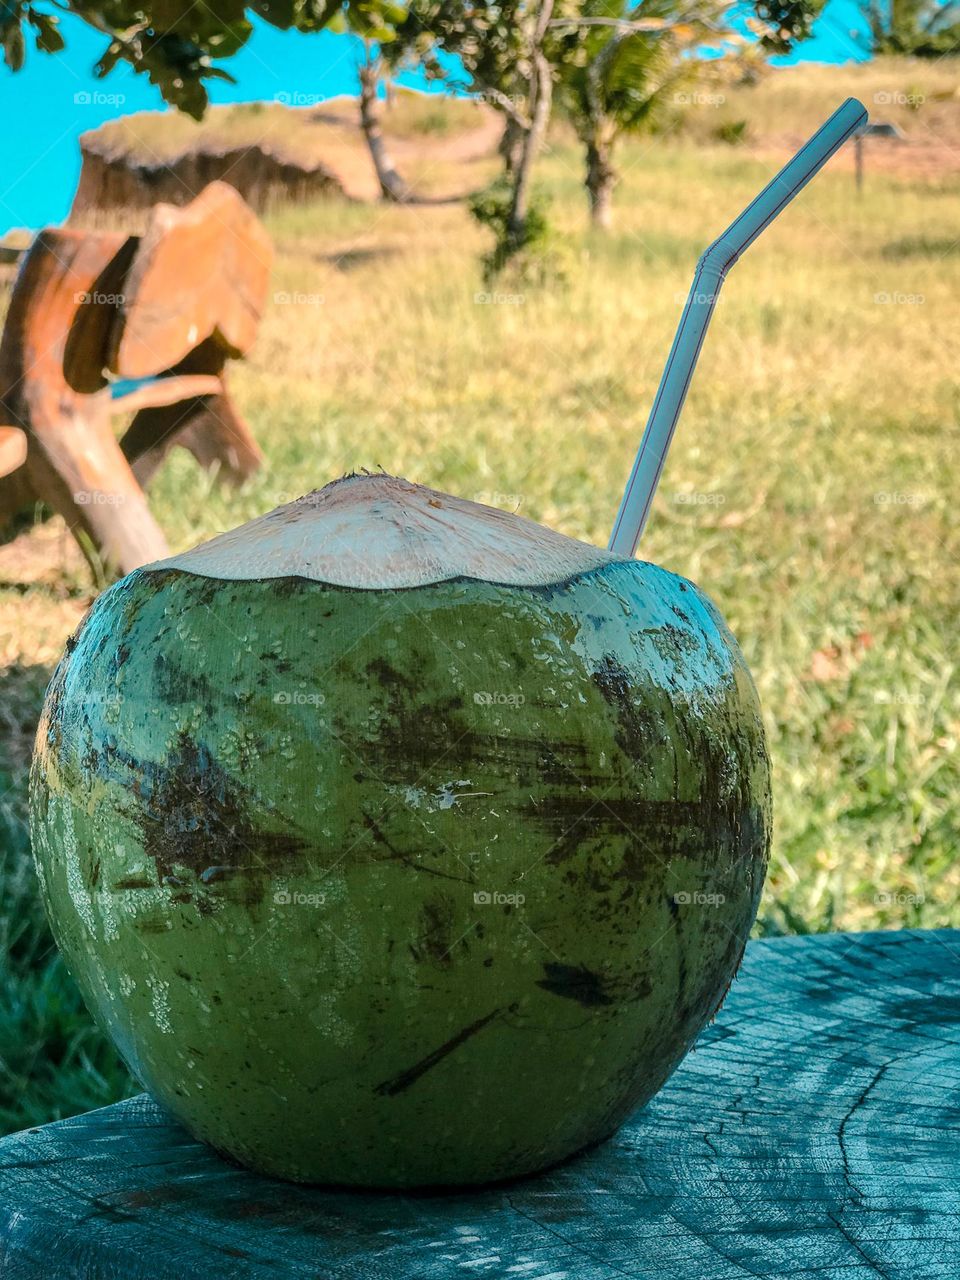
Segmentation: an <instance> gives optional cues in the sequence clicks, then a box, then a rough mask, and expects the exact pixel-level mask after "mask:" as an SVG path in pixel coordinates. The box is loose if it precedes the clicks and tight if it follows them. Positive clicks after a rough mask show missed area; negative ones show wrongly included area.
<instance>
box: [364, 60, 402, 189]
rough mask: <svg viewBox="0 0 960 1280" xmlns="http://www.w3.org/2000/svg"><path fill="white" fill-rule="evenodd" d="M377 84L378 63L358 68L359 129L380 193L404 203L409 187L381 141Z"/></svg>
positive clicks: (385, 145) (366, 63)
mask: <svg viewBox="0 0 960 1280" xmlns="http://www.w3.org/2000/svg"><path fill="white" fill-rule="evenodd" d="M379 84H380V73H379V68H378V66H377V63H376V62H365V63H363V64H362V65H361V67H360V128H361V129H362V130H363V136H364V138H365V139H366V141H367V147H368V148H369V150H370V158H371V160H372V161H373V167H374V169H375V170H376V173H377V181H378V182H379V184H380V192H381V195H382V196H383V198H384V199H385V200H393V201H394V202H395V203H397V204H405V203H406V202H407V201H408V200H409V199H410V188H409V187H408V186H407V184H406V183H405V182H404V180H403V179H402V178H401V177H400V175H399V173H397V171H396V169H395V168H394V167H393V162H392V160H391V159H390V155H389V153H388V151H387V144H386V142H385V141H384V137H383V130H382V129H381V127H380V98H379V96H378V94H377V89H378V88H379Z"/></svg>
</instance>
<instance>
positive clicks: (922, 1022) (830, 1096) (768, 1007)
mask: <svg viewBox="0 0 960 1280" xmlns="http://www.w3.org/2000/svg"><path fill="white" fill-rule="evenodd" d="M503 1087H504V1088H505V1089H509V1087H510V1082H509V1080H505V1081H504V1082H503ZM290 1123H291V1125H295V1124H296V1123H297V1117H296V1116H295V1115H292V1116H291V1117H290ZM0 1275H2V1277H3V1280H37V1278H42V1280H184V1278H185V1277H190V1276H193V1275H202V1276H205V1277H218V1278H219V1277H230V1278H234V1277H235V1278H236V1280H248V1278H249V1280H260V1278H261V1277H262V1278H263V1280H267V1277H271V1278H274V1280H275V1278H277V1277H291V1278H292V1277H297V1278H298V1280H300V1278H303V1280H307V1277H309V1278H310V1280H464V1278H465V1277H486V1278H487V1280H491V1278H494V1277H495V1278H496V1280H622V1277H625V1276H626V1277H632V1278H634V1280H746V1278H747V1277H757V1276H762V1277H771V1278H775V1280H788V1278H789V1280H803V1278H809V1280H814V1277H816V1280H859V1278H860V1277H863V1278H864V1280H866V1277H874V1278H876V1277H881V1278H882V1280H957V1277H960V931H950V930H942V931H931V932H902V933H892V932H891V933H872V934H870V933H868V934H827V935H820V936H814V937H806V938H786V939H779V940H777V941H773V942H754V943H751V944H750V946H749V947H748V949H747V955H746V959H745V962H744V965H743V969H742V971H741V975H740V977H739V978H738V980H737V981H736V982H735V983H734V985H733V988H732V989H731V992H730V995H729V997H728V999H727V1002H726V1004H725V1005H724V1006H723V1008H722V1010H721V1012H720V1014H719V1015H718V1017H717V1019H716V1021H715V1022H714V1023H713V1025H712V1026H711V1027H709V1028H708V1029H707V1030H706V1031H705V1032H704V1034H703V1035H702V1036H701V1038H700V1042H699V1044H698V1046H697V1048H696V1049H695V1051H694V1052H693V1053H692V1054H690V1055H689V1056H688V1057H687V1059H686V1060H685V1062H684V1063H683V1064H682V1066H681V1067H680V1069H679V1070H678V1071H677V1072H676V1074H675V1075H674V1076H673V1077H672V1079H671V1080H670V1081H669V1082H668V1084H667V1086H666V1087H665V1088H664V1089H663V1091H662V1092H661V1093H660V1094H659V1095H658V1096H657V1097H656V1098H655V1099H654V1100H653V1102H652V1103H650V1104H649V1106H647V1107H646V1108H645V1109H644V1110H642V1111H641V1112H639V1113H638V1114H637V1115H636V1116H635V1117H634V1118H633V1119H632V1120H631V1121H630V1122H629V1123H628V1124H627V1125H626V1126H625V1127H624V1128H623V1129H622V1130H621V1131H620V1132H619V1133H618V1134H617V1135H616V1137H614V1138H613V1139H612V1140H611V1141H610V1142H608V1143H606V1144H604V1145H603V1146H601V1147H598V1148H596V1149H595V1150H593V1151H592V1152H589V1153H587V1154H585V1155H583V1156H580V1157H579V1158H577V1159H575V1160H572V1161H570V1162H568V1163H567V1164H565V1165H563V1166H560V1167H558V1168H556V1169H554V1170H552V1171H551V1172H548V1173H546V1174H544V1175H542V1176H541V1177H538V1178H531V1179H528V1180H525V1181H521V1182H516V1183H512V1184H510V1185H504V1186H498V1187H493V1188H490V1189H487V1190H484V1191H482V1192H473V1193H469V1194H465V1193H452V1194H448V1195H430V1196H417V1195H403V1196H401V1195H382V1194H381V1195H367V1194H357V1193H353V1192H335V1191H327V1190H323V1189H320V1188H306V1187H297V1186H291V1185H288V1184H285V1183H282V1182H277V1181H273V1180H270V1179H265V1178H259V1177H256V1176H255V1175H253V1174H251V1173H248V1172H246V1171H244V1170H242V1169H239V1168H235V1167H233V1166H232V1165H230V1164H227V1163H225V1162H224V1161H223V1160H221V1159H220V1158H219V1157H217V1156H216V1155H215V1154H214V1153H213V1152H212V1151H210V1150H208V1149H207V1148H206V1147H204V1146H202V1145H201V1144H199V1143H197V1142H195V1141H194V1140H193V1139H191V1138H190V1137H189V1136H188V1135H187V1134H186V1133H185V1132H184V1130H182V1129H181V1128H180V1127H179V1126H178V1125H177V1124H176V1123H174V1122H173V1121H172V1120H171V1119H169V1118H168V1117H167V1116H166V1115H165V1114H164V1112H162V1111H161V1110H160V1109H159V1108H158V1107H157V1106H156V1105H155V1104H154V1103H152V1102H151V1101H149V1100H148V1099H147V1098H146V1097H145V1096H140V1097H137V1098H133V1099H131V1100H130V1101H127V1102H122V1103H118V1104H117V1105H116V1106H112V1107H106V1108H104V1109H103V1110H101V1111H94V1112H91V1113H90V1114H88V1115H85V1116H78V1117H76V1118H74V1119H72V1120H62V1121H60V1122H59V1123H56V1124H50V1125H46V1126H44V1127H43V1128H40V1129H31V1130H27V1131H26V1132H24V1133H20V1134H15V1135H13V1136H11V1137H8V1138H6V1139H4V1140H2V1141H0Z"/></svg>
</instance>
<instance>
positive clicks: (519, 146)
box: [497, 116, 523, 178]
mask: <svg viewBox="0 0 960 1280" xmlns="http://www.w3.org/2000/svg"><path fill="white" fill-rule="evenodd" d="M497 151H498V153H499V155H500V158H501V159H502V160H503V171H504V173H505V174H506V175H507V177H508V178H512V177H513V175H514V174H515V173H516V172H517V170H518V169H519V167H520V157H521V156H522V155H523V128H522V127H521V125H520V122H519V121H518V120H515V119H514V118H513V117H512V116H508V117H507V123H506V124H505V125H504V128H503V134H502V135H501V137H500V142H499V144H498V146H497Z"/></svg>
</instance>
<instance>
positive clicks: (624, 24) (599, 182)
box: [557, 0, 732, 230]
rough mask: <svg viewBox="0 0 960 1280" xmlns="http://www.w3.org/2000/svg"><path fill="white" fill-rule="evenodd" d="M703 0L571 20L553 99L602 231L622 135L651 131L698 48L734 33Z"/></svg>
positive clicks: (689, 74)
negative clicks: (579, 156)
mask: <svg viewBox="0 0 960 1280" xmlns="http://www.w3.org/2000/svg"><path fill="white" fill-rule="evenodd" d="M723 11H724V10H723V6H722V5H721V4H717V3H714V0H708V3H706V4H703V3H699V4H697V6H696V10H695V12H692V11H688V10H687V9H686V8H685V7H684V4H683V0H643V3H642V5H641V6H639V7H638V6H637V5H636V3H635V0H586V3H585V4H583V6H582V8H581V12H580V15H579V16H578V18H577V19H575V20H572V21H571V36H570V43H569V45H568V48H567V50H566V53H565V56H564V57H563V58H562V59H561V60H560V83H559V85H558V90H557V100H558V105H559V106H560V109H561V110H562V111H563V112H564V114H565V115H566V116H567V118H568V119H569V120H570V121H571V123H572V124H573V127H574V129H575V130H576V133H577V137H578V138H579V139H580V141H581V142H582V143H583V147H584V155H585V160H586V177H585V181H584V185H585V186H586V188H587V194H588V197H589V200H590V217H591V221H592V224H593V226H594V227H595V228H597V229H599V230H606V229H607V228H608V227H609V226H610V222H611V212H612V211H611V201H612V197H613V191H614V188H615V186H616V184H617V170H616V167H615V165H614V152H615V149H616V144H617V141H618V140H619V138H620V137H621V136H622V135H623V134H625V133H639V132H642V131H644V130H651V129H654V128H656V126H657V125H658V124H659V123H660V121H661V120H662V119H663V118H664V116H665V115H666V114H668V112H669V110H670V109H671V107H672V106H673V105H674V104H675V103H676V101H677V99H678V96H679V94H680V90H681V87H682V86H683V85H684V84H686V83H690V82H691V81H692V80H693V78H694V77H695V76H696V75H697V74H698V72H699V71H700V69H701V68H702V65H703V62H702V59H700V58H698V57H697V56H696V49H697V47H698V46H700V45H703V44H706V43H708V42H711V41H714V42H715V41H716V38H717V36H718V34H719V35H720V36H721V37H722V38H729V37H731V36H732V33H731V32H730V31H729V28H727V27H726V26H725V24H724V23H723V21H722V15H723Z"/></svg>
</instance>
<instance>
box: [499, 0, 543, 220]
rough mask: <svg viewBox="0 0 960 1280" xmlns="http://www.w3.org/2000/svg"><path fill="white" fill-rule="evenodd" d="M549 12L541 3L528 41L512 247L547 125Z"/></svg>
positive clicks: (526, 205) (512, 204) (526, 206)
mask: <svg viewBox="0 0 960 1280" xmlns="http://www.w3.org/2000/svg"><path fill="white" fill-rule="evenodd" d="M552 12H553V0H542V3H541V5H540V10H539V12H538V14H537V22H536V27H535V29H534V33H533V39H532V41H531V44H532V48H531V51H530V52H531V57H530V63H531V67H530V128H529V129H527V130H526V133H525V135H524V138H523V149H522V151H521V153H520V163H519V165H518V166H517V171H516V173H515V175H514V181H513V198H512V200H511V202H510V215H509V218H508V219H507V235H508V236H509V238H510V239H511V240H512V241H513V242H514V243H515V244H520V243H522V241H523V233H524V230H525V228H526V221H527V211H528V209H529V207H530V177H531V174H532V171H533V162H534V160H535V159H536V156H537V152H538V151H539V150H540V147H541V145H542V143H543V140H544V138H545V136H546V132H547V126H548V124H549V123H550V106H551V103H552V100H553V76H552V73H551V68H550V63H549V62H548V61H547V59H546V57H545V56H544V53H543V47H542V46H543V39H544V36H545V35H546V31H547V25H548V23H549V21H550V15H551V14H552Z"/></svg>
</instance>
